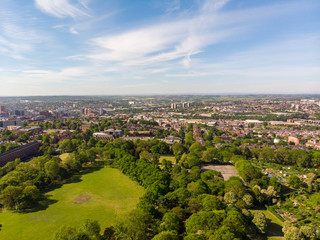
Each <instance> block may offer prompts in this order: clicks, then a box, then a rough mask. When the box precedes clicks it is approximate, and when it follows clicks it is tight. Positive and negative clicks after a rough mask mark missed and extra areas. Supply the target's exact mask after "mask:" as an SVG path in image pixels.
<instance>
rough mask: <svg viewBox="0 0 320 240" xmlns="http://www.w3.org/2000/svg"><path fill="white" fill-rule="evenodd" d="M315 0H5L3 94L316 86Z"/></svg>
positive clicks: (319, 86) (0, 22)
mask: <svg viewBox="0 0 320 240" xmlns="http://www.w3.org/2000/svg"><path fill="white" fill-rule="evenodd" d="M319 12H320V1H317V0H259V1H249V0H240V1H239V0H207V1H205V0H194V1H193V0H185V1H182V0H180V1H179V0H171V1H169V0H138V1H131V0H34V1H32V0H16V1H10V0H2V1H1V5H0V63H1V64H0V96H32V95H38V96H39V95H153V94H170V95H173V94H228V93H229V94H235V93H236V94H319V93H320V91H319V90H320V14H319Z"/></svg>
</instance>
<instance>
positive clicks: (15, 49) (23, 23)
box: [0, 3, 47, 59]
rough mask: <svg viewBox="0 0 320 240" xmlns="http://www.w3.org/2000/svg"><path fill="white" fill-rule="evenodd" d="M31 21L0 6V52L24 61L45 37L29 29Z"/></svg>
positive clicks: (3, 5)
mask: <svg viewBox="0 0 320 240" xmlns="http://www.w3.org/2000/svg"><path fill="white" fill-rule="evenodd" d="M32 25H33V19H28V18H25V16H23V14H18V13H16V12H13V11H11V10H9V9H8V8H7V6H6V4H5V3H4V4H2V5H1V6H0V52H1V53H2V54H4V55H6V56H9V57H11V58H15V59H24V58H25V56H24V55H25V54H26V53H29V52H31V51H32V50H34V48H35V45H37V44H39V43H41V42H42V41H44V40H45V39H47V37H44V36H42V35H41V34H39V32H40V31H37V30H36V29H34V28H32V27H30V26H32Z"/></svg>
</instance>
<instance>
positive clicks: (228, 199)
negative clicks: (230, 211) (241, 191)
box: [224, 191, 238, 205]
mask: <svg viewBox="0 0 320 240" xmlns="http://www.w3.org/2000/svg"><path fill="white" fill-rule="evenodd" d="M237 200H238V197H237V195H236V194H235V193H234V192H233V191H230V192H227V193H226V194H225V195H224V201H225V203H226V204H227V205H232V204H235V203H236V202H237Z"/></svg>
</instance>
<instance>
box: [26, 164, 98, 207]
mask: <svg viewBox="0 0 320 240" xmlns="http://www.w3.org/2000/svg"><path fill="white" fill-rule="evenodd" d="M101 168H103V167H100V166H99V167H96V166H95V167H86V168H84V169H83V170H82V171H81V172H80V173H77V174H75V175H73V176H71V177H69V178H68V179H65V180H64V181H63V182H62V183H56V184H52V185H50V187H48V188H46V189H45V191H43V192H42V195H41V198H40V200H39V202H38V204H37V205H36V206H34V207H33V208H32V209H28V210H24V211H23V212H21V213H30V212H38V211H43V210H46V209H47V208H48V207H49V206H50V205H51V204H54V203H57V202H58V200H56V199H51V197H52V195H49V194H47V193H48V192H51V191H53V190H56V189H59V188H61V187H62V186H63V185H66V184H71V183H78V182H81V181H82V179H81V177H82V176H83V175H86V174H89V173H93V172H95V171H98V170H100V169H101Z"/></svg>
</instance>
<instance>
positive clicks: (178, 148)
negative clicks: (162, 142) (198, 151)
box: [172, 142, 186, 157]
mask: <svg viewBox="0 0 320 240" xmlns="http://www.w3.org/2000/svg"><path fill="white" fill-rule="evenodd" d="M172 151H173V154H174V155H175V156H176V157H177V156H181V155H182V154H183V153H185V152H186V148H185V147H184V146H183V144H181V143H178V142H175V143H174V144H173V145H172Z"/></svg>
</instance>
